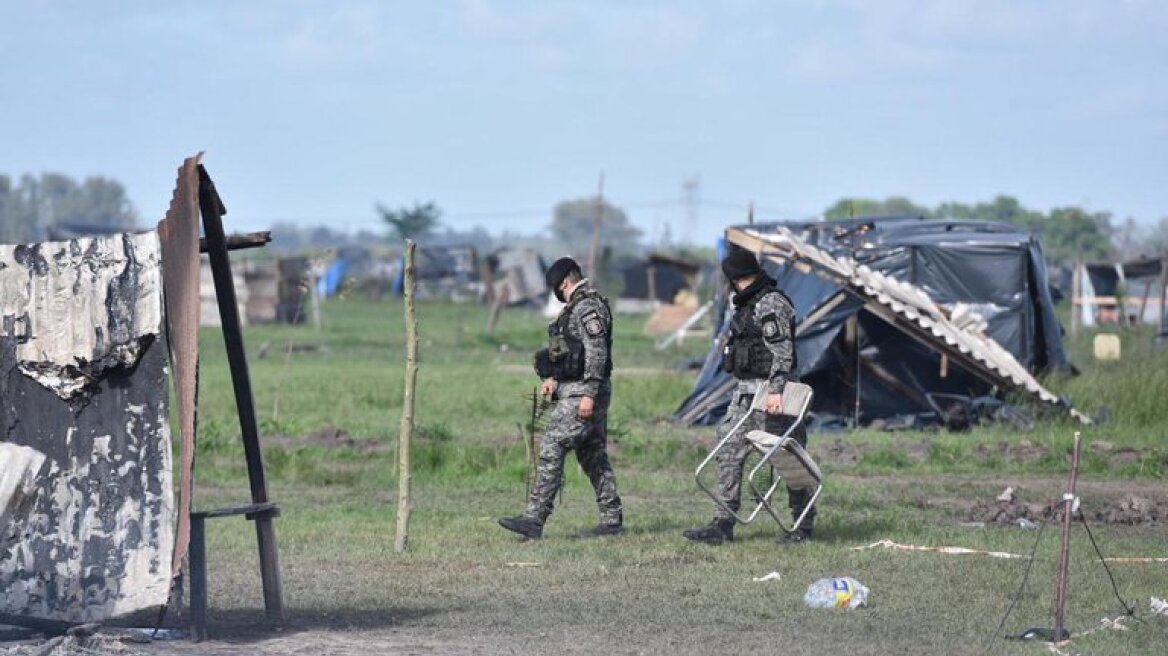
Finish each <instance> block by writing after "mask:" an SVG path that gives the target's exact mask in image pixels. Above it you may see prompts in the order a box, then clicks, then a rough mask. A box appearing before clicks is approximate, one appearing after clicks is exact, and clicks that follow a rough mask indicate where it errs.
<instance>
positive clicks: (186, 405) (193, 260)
mask: <svg viewBox="0 0 1168 656" xmlns="http://www.w3.org/2000/svg"><path fill="white" fill-rule="evenodd" d="M201 158H202V153H199V154H198V155H195V156H194V157H188V158H187V159H186V160H184V161H183V164H182V166H180V167H179V169H178V178H177V179H176V181H175V185H174V194H173V195H172V196H171V199H170V207H169V208H168V209H167V210H166V217H165V218H163V219H162V221H160V222H159V223H158V238H159V240H160V241H161V244H162V284H163V290H164V292H165V297H166V323H167V335H168V337H169V343H170V349H171V354H170V356H171V357H170V359H171V364H172V365H173V368H174V389H175V396H176V399H175V402H176V404H177V405H178V432H179V443H180V447H179V487H178V508H177V515H178V526H177V528H176V530H175V537H174V559H173V561H172V562H174V563H175V564H176V565H178V564H181V563H182V561H183V557H184V556H186V552H187V546H188V545H189V544H190V535H191V530H190V522H191V518H190V514H191V494H192V492H193V486H194V482H193V478H194V462H195V411H196V405H197V403H198V367H199V160H200V159H201ZM179 571H180V568H179V567H175V574H177V573H178V572H179Z"/></svg>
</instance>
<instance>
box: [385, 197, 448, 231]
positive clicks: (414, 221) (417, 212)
mask: <svg viewBox="0 0 1168 656" xmlns="http://www.w3.org/2000/svg"><path fill="white" fill-rule="evenodd" d="M377 213H378V214H380V215H381V220H382V221H385V222H386V223H387V224H389V226H390V227H391V228H392V229H393V231H394V234H396V235H397V238H398V239H401V240H406V239H413V240H414V241H417V240H418V239H419V238H421V237H425V236H427V235H429V234H431V233H433V232H434V229H435V228H437V227H438V219H439V218H440V217H441V216H442V210H440V209H438V206H437V205H435V204H434V202H433V201H431V202H429V203H426V204H422V203H414V206H413V207H400V208H398V209H396V210H391V209H389V208H387V207H386V206H385V205H382V204H381V203H378V204H377Z"/></svg>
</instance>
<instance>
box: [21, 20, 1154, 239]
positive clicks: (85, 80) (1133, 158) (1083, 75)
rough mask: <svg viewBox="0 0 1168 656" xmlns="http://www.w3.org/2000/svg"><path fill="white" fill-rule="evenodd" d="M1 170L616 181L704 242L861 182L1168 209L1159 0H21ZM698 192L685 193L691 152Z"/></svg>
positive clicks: (794, 213) (1119, 213)
mask: <svg viewBox="0 0 1168 656" xmlns="http://www.w3.org/2000/svg"><path fill="white" fill-rule="evenodd" d="M3 16H4V18H3V20H2V21H0V81H2V83H0V173H8V174H9V175H20V174H22V173H40V172H47V171H54V172H61V173H65V174H67V175H71V176H74V177H78V178H80V177H84V176H89V175H103V176H107V177H112V178H114V179H116V180H118V181H120V182H122V183H123V184H124V185H125V186H126V188H127V191H128V194H129V196H130V198H131V200H132V202H133V203H134V206H135V207H136V208H137V210H138V211H139V213H140V215H141V218H142V220H143V222H144V223H146V224H150V223H153V222H154V221H155V220H156V219H158V218H161V216H162V214H163V212H164V211H165V209H166V205H167V203H168V202H169V199H170V192H171V189H172V188H173V185H174V176H175V170H176V168H177V167H178V165H179V164H180V163H181V161H182V159H183V158H184V157H186V156H189V155H191V154H193V153H195V152H198V151H205V152H206V155H205V159H204V163H205V164H206V165H207V168H208V170H209V171H210V172H211V175H212V176H213V177H214V178H215V180H216V183H217V186H218V188H219V190H220V193H221V194H222V196H223V198H224V202H225V203H226V205H227V207H228V215H227V216H226V217H225V222H226V223H227V225H228V229H229V230H231V229H236V230H257V229H263V228H266V227H268V226H270V225H271V224H272V223H273V222H276V221H293V222H296V223H301V224H304V225H316V224H322V223H323V224H328V225H331V226H334V227H336V228H338V229H341V230H346V231H356V230H358V229H362V228H364V229H380V224H379V220H378V217H377V214H376V213H375V211H374V206H375V204H376V203H379V202H380V203H384V204H386V205H388V206H391V207H394V206H401V205H407V204H412V203H413V202H415V201H421V202H425V201H431V200H432V201H434V202H436V203H437V204H438V205H439V206H440V207H441V208H442V209H443V211H444V217H443V221H444V223H445V224H446V225H448V226H451V227H453V228H457V229H469V228H472V227H474V226H483V227H485V228H487V229H488V230H490V231H491V232H493V233H498V232H500V231H502V230H513V231H520V232H535V231H538V230H540V229H542V228H543V227H544V226H546V225H547V224H548V222H549V220H550V216H551V211H552V208H553V207H554V205H555V204H556V203H557V202H559V201H561V200H565V199H571V198H579V197H584V196H589V195H594V194H596V193H597V190H598V183H599V179H600V176H601V175H602V174H603V179H604V183H603V184H604V195H605V197H606V198H607V199H609V200H611V202H614V203H616V204H617V205H620V206H622V207H624V208H625V209H626V211H627V213H628V215H629V218H630V219H631V220H632V222H633V223H635V224H636V225H638V226H639V227H640V228H641V229H642V230H643V231H644V232H645V234H646V236H647V237H648V238H649V239H657V238H659V237H660V236H661V234H662V232H663V231H664V230H666V227H667V226H668V230H669V232H670V235H671V236H672V237H673V239H674V240H675V241H690V242H693V243H711V242H712V241H713V240H714V239H715V237H716V236H717V235H718V234H720V232H721V230H722V228H723V227H724V226H725V225H727V224H728V223H731V222H741V221H742V220H743V218H744V217H745V212H746V207H747V205H748V203H751V202H753V203H754V204H755V206H756V207H757V210H756V214H757V216H759V217H761V218H763V219H782V218H806V217H809V216H814V215H817V214H819V213H821V212H822V211H823V210H824V209H826V208H827V207H828V206H829V205H831V204H832V203H834V202H835V201H836V200H838V199H839V198H841V197H845V196H851V197H876V198H883V197H886V196H890V195H904V196H908V197H910V198H912V199H913V200H915V201H917V202H919V203H923V204H926V205H934V204H937V203H940V202H943V201H950V200H953V201H961V202H976V201H979V200H989V199H991V198H992V197H994V196H995V195H997V194H1002V193H1004V194H1010V195H1013V196H1016V197H1018V198H1019V199H1020V200H1021V201H1022V203H1023V204H1024V205H1026V206H1028V207H1033V208H1036V209H1041V210H1049V209H1050V208H1051V207H1055V206H1065V205H1080V206H1083V207H1085V208H1087V209H1089V210H1091V211H1111V212H1113V213H1114V214H1115V215H1116V217H1117V219H1119V220H1122V219H1125V218H1127V217H1132V218H1134V219H1136V220H1137V221H1140V222H1143V223H1151V222H1153V221H1156V220H1158V219H1159V218H1160V217H1164V216H1168V41H1165V39H1164V36H1163V35H1164V34H1166V33H1168V3H1165V2H1161V1H1159V0H1112V1H1109V2H1098V1H1086V0H1029V1H1007V0H948V1H939V0H914V1H910V0H880V1H879V2H875V1H868V0H806V1H802V2H795V1H779V0H757V1H752V0H720V1H718V2H705V1H694V2H682V1H679V2H650V1H648V0H627V1H624V2H617V1H611V2H603V1H595V2H559V1H555V0H544V1H530V2H524V1H515V2H503V1H495V0H462V1H455V0H451V1H446V2H443V1H432V2H421V1H416V2H408V3H407V2H388V1H387V2H377V1H367V2H364V1H351V2H346V1H343V0H338V1H334V2H300V1H295V0H281V1H276V0H255V1H251V2H229V1H216V0H200V1H198V2H186V1H182V0H169V1H168V2H156V1H149V2H147V1H125V2H117V3H94V2H88V1H84V2H83V1H80V0H60V1H56V2H48V1H31V0H30V1H28V2H11V3H5V6H4V9H3ZM687 180H688V181H696V182H697V185H696V193H694V194H693V197H694V198H696V202H695V203H693V204H691V205H687V204H686V203H684V202H683V197H684V196H685V192H684V191H683V184H684V183H685V182H686V181H687Z"/></svg>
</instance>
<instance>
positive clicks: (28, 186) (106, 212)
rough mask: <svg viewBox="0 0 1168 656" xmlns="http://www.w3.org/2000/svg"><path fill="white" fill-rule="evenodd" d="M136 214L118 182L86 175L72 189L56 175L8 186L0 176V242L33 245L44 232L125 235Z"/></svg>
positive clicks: (67, 179) (28, 177) (72, 183)
mask: <svg viewBox="0 0 1168 656" xmlns="http://www.w3.org/2000/svg"><path fill="white" fill-rule="evenodd" d="M137 223H138V216H137V212H135V211H134V207H133V205H131V204H130V201H129V199H128V198H127V197H126V190H125V187H123V186H122V184H121V183H120V182H117V181H116V180H112V179H110V178H104V177H101V176H91V177H89V178H86V179H85V180H84V182H82V183H81V184H78V183H77V182H75V181H74V180H73V179H72V178H70V177H68V176H65V175H62V174H60V173H44V174H42V175H41V176H39V177H34V176H31V175H23V176H21V178H20V183H19V184H17V185H13V184H12V180H11V178H9V177H8V176H0V239H2V240H3V241H6V242H8V243H20V242H31V241H37V240H39V239H43V238H44V233H45V231H46V230H48V229H51V228H68V232H69V233H74V234H84V233H87V232H90V233H101V232H109V231H111V230H114V231H119V230H130V229H132V228H133V227H134V226H135V225H137Z"/></svg>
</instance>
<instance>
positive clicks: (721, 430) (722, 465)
mask: <svg viewBox="0 0 1168 656" xmlns="http://www.w3.org/2000/svg"><path fill="white" fill-rule="evenodd" d="M751 400H752V395H750V394H741V393H737V392H736V393H735V394H734V397H733V399H732V400H731V402H730V408H729V409H728V410H727V411H726V418H725V419H723V420H722V423H721V424H719V426H718V436H717V441H716V442H715V443H717V442H721V441H722V439H723V438H725V437H726V434H727V433H729V432H730V429H732V428H734V425H735V424H737V423H738V421H739V420H740V419H742V416H743V415H745V414H747V413H749V414H750V416H749V417H747V419H746V421H745V422H743V423H742V425H741V426H739V427H738V430H737V431H735V433H734V436H733V437H731V438H730V441H728V442H727V443H726V445H725V446H723V447H722V450H721V451H719V452H718V456H717V458H716V460H717V462H718V488H717V491H718V496H719V497H720V498H721V500H722V504H714V517H715V518H716V519H731V518H732V517H733V515H732V514H731V513H730V511H731V510H733V511H734V512H738V509H739V508H740V507H741V506H742V470H743V467H744V466H745V464H746V459H747V458H748V457H749V456H750V454H751V452H752V451H754V447H753V446H752V445H751V443H750V441H749V440H747V439H746V435H747V433H749V432H750V431H752V430H764V431H766V432H768V433H772V434H774V435H782V434H783V433H784V432H785V431H786V430H787V428H788V427H789V426H790V425H791V418H790V417H784V416H773V415H768V414H766V413H765V412H763V411H762V410H753V411H752V410H750V405H751ZM791 437H793V438H795V441H796V442H798V443H799V444H800V445H802V446H807V430H806V429H805V428H804V427H803V426H799V427H798V428H796V429H795V430H794V431H793V432H792V433H791ZM810 502H811V490H803V489H796V488H791V487H788V488H787V505H788V507H789V508H790V509H791V515H792V517H793V518H798V517H799V515H800V514H802V513H803V509H804V508H806V507H807V504H809V503H810ZM723 504H724V505H725V506H726V507H725V508H724V507H723ZM815 514H816V509H815V507H814V506H813V507H812V508H811V510H810V512H808V513H807V518H806V519H804V520H803V525H802V528H806V529H811V527H812V525H813V524H814V523H815Z"/></svg>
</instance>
